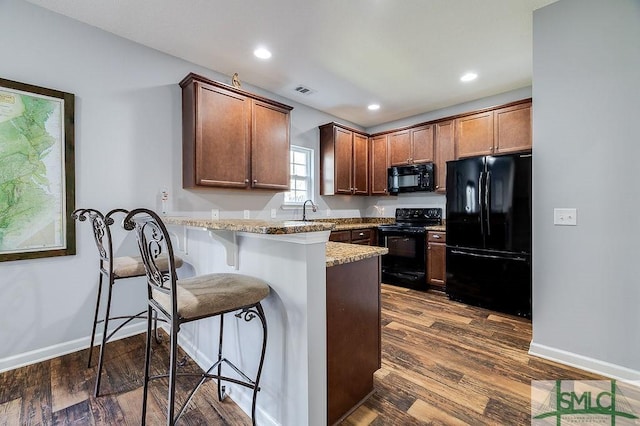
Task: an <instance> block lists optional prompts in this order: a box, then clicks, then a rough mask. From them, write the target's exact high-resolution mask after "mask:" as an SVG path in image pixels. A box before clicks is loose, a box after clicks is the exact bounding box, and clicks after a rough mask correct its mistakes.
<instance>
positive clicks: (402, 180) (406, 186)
mask: <svg viewBox="0 0 640 426" xmlns="http://www.w3.org/2000/svg"><path fill="white" fill-rule="evenodd" d="M387 176H388V185H389V193H391V194H398V193H400V192H418V191H433V187H434V185H433V163H426V164H413V165H410V166H397V167H389V169H388V170H387Z"/></svg>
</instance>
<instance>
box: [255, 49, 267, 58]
mask: <svg viewBox="0 0 640 426" xmlns="http://www.w3.org/2000/svg"><path fill="white" fill-rule="evenodd" d="M253 54H254V55H255V56H256V57H258V58H260V59H269V58H270V57H271V52H269V51H268V50H267V49H265V48H264V47H258V48H257V49H256V50H254V51H253Z"/></svg>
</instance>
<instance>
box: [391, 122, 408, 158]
mask: <svg viewBox="0 0 640 426" xmlns="http://www.w3.org/2000/svg"><path fill="white" fill-rule="evenodd" d="M410 162H411V132H410V131H409V130H403V131H400V132H395V133H391V134H390V135H389V163H390V164H389V165H391V166H401V165H403V164H409V163H410Z"/></svg>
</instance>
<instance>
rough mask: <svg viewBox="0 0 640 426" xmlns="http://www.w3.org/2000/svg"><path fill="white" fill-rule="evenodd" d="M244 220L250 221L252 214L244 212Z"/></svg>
mask: <svg viewBox="0 0 640 426" xmlns="http://www.w3.org/2000/svg"><path fill="white" fill-rule="evenodd" d="M244 218H245V219H250V218H251V214H250V213H249V210H245V211H244Z"/></svg>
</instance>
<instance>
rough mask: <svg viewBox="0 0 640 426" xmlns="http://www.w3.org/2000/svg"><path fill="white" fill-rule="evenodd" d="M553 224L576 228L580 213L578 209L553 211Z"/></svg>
mask: <svg viewBox="0 0 640 426" xmlns="http://www.w3.org/2000/svg"><path fill="white" fill-rule="evenodd" d="M553 224H554V225H561V226H562V225H569V226H576V225H577V224H578V211H577V210H576V209H553Z"/></svg>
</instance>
